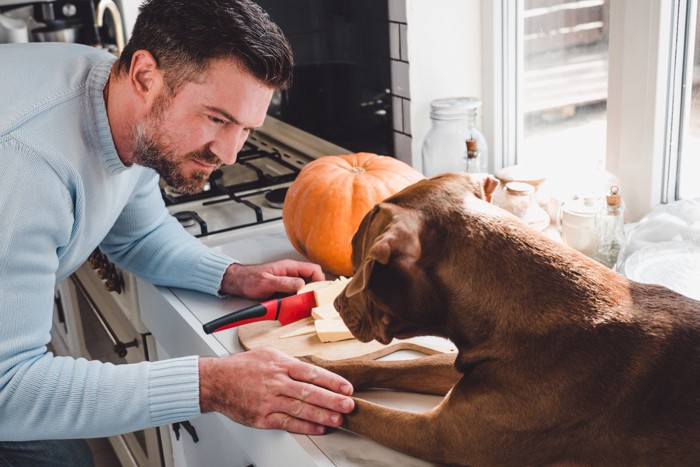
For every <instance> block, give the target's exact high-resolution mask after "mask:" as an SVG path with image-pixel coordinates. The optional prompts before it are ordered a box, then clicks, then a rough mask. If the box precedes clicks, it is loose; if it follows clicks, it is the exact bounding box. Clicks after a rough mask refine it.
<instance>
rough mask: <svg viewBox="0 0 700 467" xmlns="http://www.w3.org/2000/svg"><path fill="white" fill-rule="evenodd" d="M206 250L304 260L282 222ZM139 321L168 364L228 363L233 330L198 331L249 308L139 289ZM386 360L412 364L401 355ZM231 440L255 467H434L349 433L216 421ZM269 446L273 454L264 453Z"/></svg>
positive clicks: (395, 397)
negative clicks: (184, 359)
mask: <svg viewBox="0 0 700 467" xmlns="http://www.w3.org/2000/svg"><path fill="white" fill-rule="evenodd" d="M218 242H219V244H217V243H216V242H209V243H212V245H211V246H214V247H215V248H221V249H222V251H224V252H226V253H227V254H229V255H231V256H233V257H235V258H236V259H238V260H240V261H241V262H243V263H258V262H264V261H272V260H274V259H282V258H296V259H303V258H301V256H300V255H299V254H298V253H297V252H296V251H294V250H293V248H292V246H291V244H289V242H288V240H287V237H286V235H285V234H284V229H283V228H282V226H281V222H274V223H271V224H266V225H263V226H260V228H259V229H257V231H256V232H255V234H254V235H250V233H248V234H245V235H244V234H243V233H232V234H231V235H230V236H228V238H223V237H222V238H221V239H220V240H219V241H218ZM138 291H139V303H140V308H141V318H142V320H143V322H144V324H145V325H146V327H147V328H148V329H149V330H150V331H151V333H152V334H153V335H154V336H155V338H156V340H157V341H158V344H159V346H160V347H162V349H164V351H165V352H166V353H167V354H168V356H170V357H179V356H184V355H193V354H197V355H201V356H211V355H219V356H222V355H227V354H230V353H235V352H240V351H243V348H242V347H241V345H240V343H239V342H238V335H237V331H236V329H235V328H233V329H228V330H225V331H221V332H218V333H216V334H213V335H207V334H205V333H204V331H203V330H202V324H203V323H205V322H207V321H209V320H211V319H214V318H217V317H219V316H222V315H223V314H226V313H230V312H231V311H234V310H237V309H240V308H242V307H244V306H247V305H249V304H251V303H252V302H251V301H248V300H243V299H240V298H226V299H219V298H217V297H213V296H210V295H206V294H202V293H199V292H193V291H186V290H182V289H169V288H164V287H154V286H152V285H150V284H146V283H143V282H140V283H139V286H138ZM389 358H413V355H411V354H410V352H407V351H400V352H397V353H396V355H393V356H390V357H389ZM356 395H357V396H360V397H362V398H364V399H367V400H371V401H373V402H376V403H380V404H383V405H387V406H391V407H397V408H402V409H404V410H407V411H423V410H427V409H430V408H432V407H434V406H435V405H437V404H438V403H439V402H440V400H441V399H442V398H441V397H438V396H430V395H420V394H409V393H402V392H396V391H384V390H377V391H362V392H358V393H356ZM219 418H220V419H221V420H222V423H225V424H226V427H227V428H228V430H229V432H230V433H231V436H234V437H235V438H237V441H239V444H240V445H241V446H245V449H246V451H247V454H248V455H249V456H250V458H251V459H253V461H254V463H255V465H256V466H258V467H262V466H266V465H269V466H271V467H277V466H279V465H286V466H292V465H309V466H318V465H322V466H334V465H335V466H356V465H366V466H374V467H376V466H397V465H401V466H429V465H433V464H430V463H428V462H424V461H422V460H420V459H416V458H413V457H410V456H407V455H405V454H402V453H399V452H396V451H393V450H391V449H389V448H387V447H384V446H382V445H379V444H377V443H375V442H374V441H371V440H368V439H366V438H363V437H361V436H358V435H356V434H354V433H350V432H347V431H345V430H332V431H331V432H330V433H328V434H326V435H323V436H304V435H292V434H289V433H285V432H281V431H277V430H257V429H253V428H248V427H244V426H242V425H239V424H237V423H235V422H232V421H230V420H228V419H226V418H225V417H222V416H219ZM272 446H274V448H275V449H270V448H271V447H272Z"/></svg>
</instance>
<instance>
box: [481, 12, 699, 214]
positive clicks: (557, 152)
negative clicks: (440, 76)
mask: <svg viewBox="0 0 700 467" xmlns="http://www.w3.org/2000/svg"><path fill="white" fill-rule="evenodd" d="M696 3H697V0H517V1H512V0H501V1H495V2H488V1H483V2H482V15H483V17H482V20H483V21H482V23H483V24H484V25H485V26H484V31H483V35H482V37H483V38H484V45H485V49H486V50H485V51H484V55H485V56H487V57H490V58H489V60H487V62H486V63H485V67H486V68H485V72H484V75H483V83H484V91H483V94H484V97H485V102H489V103H490V104H491V106H490V107H489V108H486V107H485V108H484V124H483V127H484V129H485V131H486V133H487V137H489V139H490V140H491V141H493V144H492V146H493V148H494V151H493V154H500V155H502V157H501V158H500V159H497V160H494V164H495V167H494V168H495V169H498V168H499V167H503V166H508V165H513V164H516V163H517V164H539V165H544V166H546V167H548V168H549V169H555V168H557V169H562V170H564V172H565V173H567V174H568V176H567V175H565V176H564V177H563V178H562V179H564V180H566V181H567V183H569V182H570V183H572V184H574V183H576V182H578V181H580V179H581V178H585V177H581V174H583V173H594V174H595V173H596V170H597V169H601V168H605V169H607V170H608V171H609V172H610V173H612V174H614V175H615V176H617V177H618V178H619V182H620V185H621V187H622V190H623V196H624V199H625V201H626V205H627V220H628V221H635V220H639V218H641V217H642V216H643V215H645V214H646V213H648V212H649V211H650V210H651V209H652V208H653V207H654V206H656V205H658V204H659V203H662V202H668V201H673V200H674V199H678V198H686V197H693V196H699V195H700V188H699V187H698V186H697V185H698V184H697V183H693V182H692V180H693V179H694V178H695V179H696V178H697V174H698V169H700V88H698V87H697V86H695V85H694V86H690V85H688V86H684V83H696V82H698V83H700V52H697V53H696V52H695V47H694V44H695V42H696V41H695V37H696V36H700V35H696V34H695V31H696V28H697V27H698V25H697V24H696V17H697V5H696ZM688 57H690V58H688ZM695 67H698V73H693V72H694V71H695ZM691 88H692V90H693V92H692V93H688V94H687V95H684V94H683V90H684V89H688V90H690V89H691ZM569 188H571V186H569Z"/></svg>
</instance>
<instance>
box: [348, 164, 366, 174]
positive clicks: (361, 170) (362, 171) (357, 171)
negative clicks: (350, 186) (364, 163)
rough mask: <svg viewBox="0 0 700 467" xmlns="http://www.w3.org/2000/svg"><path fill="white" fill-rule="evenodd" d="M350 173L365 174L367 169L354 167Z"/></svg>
mask: <svg viewBox="0 0 700 467" xmlns="http://www.w3.org/2000/svg"><path fill="white" fill-rule="evenodd" d="M350 172H352V173H354V174H363V173H365V168H364V167H360V166H359V165H353V166H352V167H350Z"/></svg>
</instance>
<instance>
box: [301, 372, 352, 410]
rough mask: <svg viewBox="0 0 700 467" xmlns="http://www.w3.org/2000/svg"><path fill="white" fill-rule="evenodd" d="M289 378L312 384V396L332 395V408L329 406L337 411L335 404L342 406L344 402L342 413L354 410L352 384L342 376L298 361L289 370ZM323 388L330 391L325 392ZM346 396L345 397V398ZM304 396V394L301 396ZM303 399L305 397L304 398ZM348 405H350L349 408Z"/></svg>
mask: <svg viewBox="0 0 700 467" xmlns="http://www.w3.org/2000/svg"><path fill="white" fill-rule="evenodd" d="M289 376H290V377H291V378H292V379H294V380H296V381H300V382H307V383H311V384H312V385H313V386H311V388H312V389H313V392H312V395H314V396H318V395H321V394H323V395H330V396H332V398H331V401H330V403H331V404H332V405H331V406H327V407H329V408H332V409H334V410H336V409H337V408H338V407H339V406H338V405H335V404H340V403H341V402H343V404H342V405H343V406H344V407H343V409H346V410H342V412H344V413H347V412H349V411H351V410H352V408H353V402H352V399H351V398H350V397H345V396H350V395H352V392H353V387H352V384H350V382H349V381H348V380H346V379H345V378H343V377H342V376H339V375H337V374H335V373H333V372H331V371H328V370H326V369H325V368H321V367H319V366H315V365H311V364H308V363H305V362H302V361H301V360H296V361H295V362H294V364H292V366H291V367H290V368H289ZM321 388H326V389H329V390H330V391H333V392H329V391H324V390H322V389H321ZM344 395H345V396H344ZM300 396H303V394H300ZM302 398H303V397H302ZM347 404H350V405H349V406H348V405H347Z"/></svg>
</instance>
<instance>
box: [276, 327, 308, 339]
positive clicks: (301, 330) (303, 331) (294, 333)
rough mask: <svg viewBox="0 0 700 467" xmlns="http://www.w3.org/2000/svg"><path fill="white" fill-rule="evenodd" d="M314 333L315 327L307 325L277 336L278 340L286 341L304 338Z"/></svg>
mask: <svg viewBox="0 0 700 467" xmlns="http://www.w3.org/2000/svg"><path fill="white" fill-rule="evenodd" d="M315 332H316V326H314V325H313V324H307V325H306V326H302V327H300V328H298V329H295V330H293V331H289V332H286V333H284V334H281V335H280V336H279V339H287V338H289V337H297V336H305V335H307V334H313V333H315Z"/></svg>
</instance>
